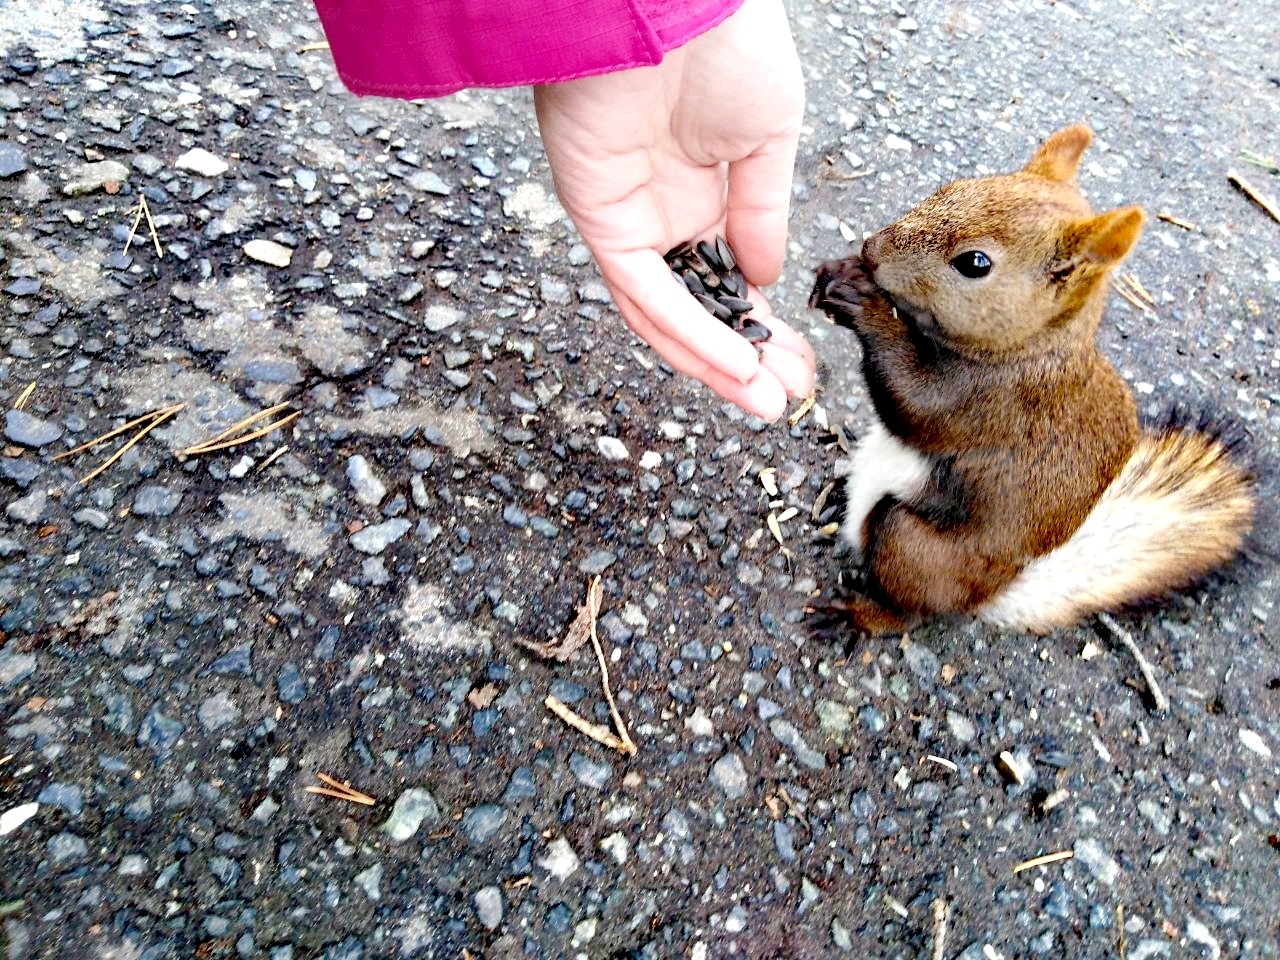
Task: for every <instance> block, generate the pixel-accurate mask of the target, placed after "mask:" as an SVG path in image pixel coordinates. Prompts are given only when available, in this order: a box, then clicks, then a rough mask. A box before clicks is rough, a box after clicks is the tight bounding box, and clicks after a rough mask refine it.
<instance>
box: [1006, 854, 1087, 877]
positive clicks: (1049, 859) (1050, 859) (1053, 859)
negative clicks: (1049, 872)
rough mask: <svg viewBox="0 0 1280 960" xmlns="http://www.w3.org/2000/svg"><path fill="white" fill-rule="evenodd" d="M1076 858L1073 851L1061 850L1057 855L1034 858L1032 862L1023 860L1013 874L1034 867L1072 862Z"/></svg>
mask: <svg viewBox="0 0 1280 960" xmlns="http://www.w3.org/2000/svg"><path fill="white" fill-rule="evenodd" d="M1074 856H1075V852H1074V851H1071V850H1059V851H1058V852H1057V853H1046V854H1045V855H1044V856H1042V857H1032V858H1031V859H1030V860H1023V861H1022V862H1021V863H1020V864H1018V865H1017V866H1016V867H1014V868H1013V872H1014V873H1021V872H1022V871H1023V870H1030V869H1032V868H1033V867H1043V866H1045V865H1046V864H1050V863H1057V862H1058V861H1060V860H1070V859H1071V858H1072V857H1074Z"/></svg>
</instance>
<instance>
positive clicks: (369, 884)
mask: <svg viewBox="0 0 1280 960" xmlns="http://www.w3.org/2000/svg"><path fill="white" fill-rule="evenodd" d="M355 880H356V886H358V887H359V888H360V889H361V890H363V891H364V895H365V896H366V897H368V898H369V899H370V900H371V901H373V902H374V903H377V902H378V901H379V900H381V899H382V891H381V889H379V888H380V886H381V884H382V864H380V863H375V864H374V865H373V866H371V867H369V868H368V869H366V870H361V871H360V872H359V873H357V874H356V876H355Z"/></svg>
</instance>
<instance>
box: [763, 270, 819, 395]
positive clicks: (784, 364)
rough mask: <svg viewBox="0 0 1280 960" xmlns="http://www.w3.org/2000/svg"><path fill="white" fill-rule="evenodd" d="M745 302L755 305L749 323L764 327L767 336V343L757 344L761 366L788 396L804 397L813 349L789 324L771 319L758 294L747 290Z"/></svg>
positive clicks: (810, 382) (810, 386)
mask: <svg viewBox="0 0 1280 960" xmlns="http://www.w3.org/2000/svg"><path fill="white" fill-rule="evenodd" d="M747 298H748V299H749V300H750V301H751V302H752V303H753V304H755V307H754V309H752V311H751V314H750V317H751V319H752V320H755V321H756V322H757V323H762V324H764V325H765V326H766V327H768V328H769V331H770V334H771V336H770V337H769V339H768V340H766V341H763V342H762V343H760V344H757V346H758V347H760V363H761V365H762V366H764V367H765V369H767V370H769V371H770V372H771V373H772V374H773V375H774V376H775V377H777V378H778V380H779V381H780V382H781V383H782V385H783V386H784V387H785V388H786V390H787V393H789V394H790V395H791V396H793V397H807V396H808V395H809V394H810V392H811V391H812V390H813V371H814V366H815V360H814V354H813V347H812V346H811V345H810V344H809V341H808V340H806V339H805V338H804V337H802V336H801V335H800V334H798V333H797V332H796V331H795V330H794V329H792V328H791V326H790V325H789V324H787V323H786V322H785V321H783V320H781V319H780V318H778V317H777V316H775V315H774V313H773V310H772V308H770V306H769V302H768V301H767V300H766V299H765V298H764V294H762V293H761V292H760V291H759V290H757V289H755V288H754V287H748V288H747Z"/></svg>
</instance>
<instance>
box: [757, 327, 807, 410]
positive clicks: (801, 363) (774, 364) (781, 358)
mask: <svg viewBox="0 0 1280 960" xmlns="http://www.w3.org/2000/svg"><path fill="white" fill-rule="evenodd" d="M759 347H760V366H762V367H764V369H766V370H768V371H769V373H771V374H773V376H774V378H775V379H776V380H777V381H778V382H779V383H780V384H782V388H783V389H784V390H786V392H787V395H788V396H792V397H807V396H808V395H809V394H810V393H812V392H813V364H812V363H811V362H808V361H806V360H805V358H804V357H802V356H801V355H799V354H797V353H795V352H793V351H791V350H788V349H786V348H785V347H782V346H779V345H778V344H775V343H774V342H773V341H772V340H767V341H765V342H764V343H762V344H760V345H759Z"/></svg>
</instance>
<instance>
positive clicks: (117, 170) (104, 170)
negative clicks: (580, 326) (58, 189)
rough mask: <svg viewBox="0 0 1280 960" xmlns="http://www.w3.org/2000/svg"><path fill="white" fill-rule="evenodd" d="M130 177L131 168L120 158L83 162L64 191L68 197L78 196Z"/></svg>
mask: <svg viewBox="0 0 1280 960" xmlns="http://www.w3.org/2000/svg"><path fill="white" fill-rule="evenodd" d="M128 179H129V168H128V167H126V166H125V165H124V164H123V163H120V162H119V161H118V160H99V161H98V162H97V163H82V164H80V165H79V166H77V167H76V168H74V169H73V170H72V172H71V176H70V177H68V178H67V182H66V183H64V184H63V185H62V192H63V193H64V194H66V195H67V196H68V197H78V196H81V195H83V194H86V193H93V192H94V191H95V190H100V189H102V187H103V186H105V185H106V184H108V183H124V182H125V181H126V180H128Z"/></svg>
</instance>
